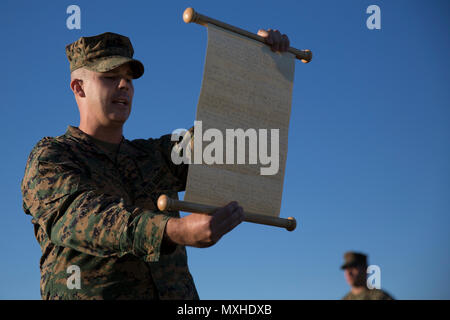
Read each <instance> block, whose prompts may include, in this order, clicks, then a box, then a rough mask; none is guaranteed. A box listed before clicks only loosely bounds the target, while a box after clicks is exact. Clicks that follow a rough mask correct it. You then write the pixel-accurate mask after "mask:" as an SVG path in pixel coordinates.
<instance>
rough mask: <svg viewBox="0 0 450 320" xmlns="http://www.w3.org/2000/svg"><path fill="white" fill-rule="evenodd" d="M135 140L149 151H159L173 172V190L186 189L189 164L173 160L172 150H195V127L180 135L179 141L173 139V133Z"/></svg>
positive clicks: (171, 183)
mask: <svg viewBox="0 0 450 320" xmlns="http://www.w3.org/2000/svg"><path fill="white" fill-rule="evenodd" d="M133 142H134V143H135V144H137V145H139V146H140V147H142V148H144V149H145V150H147V152H149V153H154V152H158V153H159V154H160V155H161V157H162V159H163V162H164V165H165V167H166V168H167V169H168V171H169V172H170V174H171V179H170V189H171V190H172V191H176V192H180V191H185V190H186V180H187V174H188V169H189V165H188V164H186V163H181V164H175V163H174V162H173V161H172V151H173V150H178V151H177V152H178V153H179V154H180V155H182V152H183V149H184V148H190V149H191V150H193V146H194V127H192V128H190V129H189V130H188V131H187V132H186V134H185V135H184V136H183V137H180V139H179V141H172V135H171V134H166V135H163V136H161V137H160V138H159V139H152V138H150V139H148V140H143V139H137V140H133ZM192 153H193V152H192Z"/></svg>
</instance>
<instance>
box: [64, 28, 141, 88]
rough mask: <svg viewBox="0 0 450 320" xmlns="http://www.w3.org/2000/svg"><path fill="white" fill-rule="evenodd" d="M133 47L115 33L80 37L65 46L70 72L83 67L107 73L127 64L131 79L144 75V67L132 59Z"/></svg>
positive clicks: (129, 42)
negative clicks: (131, 74)
mask: <svg viewBox="0 0 450 320" xmlns="http://www.w3.org/2000/svg"><path fill="white" fill-rule="evenodd" d="M133 54H134V50H133V46H132V44H131V41H130V39H128V37H125V36H122V35H120V34H117V33H112V32H105V33H102V34H99V35H96V36H92V37H81V38H80V39H78V40H77V41H75V42H73V43H71V44H68V45H67V46H66V55H67V59H69V62H70V72H72V71H74V70H76V69H79V68H82V67H85V68H87V69H89V70H92V71H97V72H107V71H110V70H112V69H115V68H117V67H120V66H121V65H123V64H125V63H128V64H129V65H130V67H131V70H132V73H133V78H134V79H137V78H139V77H141V76H142V74H143V73H144V65H143V64H142V63H141V62H140V61H139V60H136V59H133Z"/></svg>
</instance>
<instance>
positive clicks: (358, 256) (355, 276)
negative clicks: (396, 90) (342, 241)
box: [341, 251, 393, 300]
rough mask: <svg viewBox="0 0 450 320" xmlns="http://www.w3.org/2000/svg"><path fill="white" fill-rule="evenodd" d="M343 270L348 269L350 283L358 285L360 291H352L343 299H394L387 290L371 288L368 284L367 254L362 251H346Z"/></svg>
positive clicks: (347, 275)
mask: <svg viewBox="0 0 450 320" xmlns="http://www.w3.org/2000/svg"><path fill="white" fill-rule="evenodd" d="M344 260H345V262H344V264H343V265H342V266H341V269H342V270H346V278H347V282H348V283H349V285H350V286H351V287H352V288H354V287H357V288H358V289H359V290H358V291H360V292H357V293H354V292H352V291H350V292H349V293H347V294H346V295H345V296H344V297H343V298H342V299H343V300H393V298H392V297H391V296H390V295H389V294H388V293H387V292H385V291H383V290H380V289H369V288H367V284H366V270H367V265H368V263H367V255H365V254H363V253H360V252H352V251H349V252H346V253H345V254H344Z"/></svg>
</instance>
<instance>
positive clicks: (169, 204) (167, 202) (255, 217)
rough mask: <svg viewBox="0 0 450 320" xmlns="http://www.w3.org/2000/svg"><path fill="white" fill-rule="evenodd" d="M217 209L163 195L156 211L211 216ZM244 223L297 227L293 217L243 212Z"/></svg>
mask: <svg viewBox="0 0 450 320" xmlns="http://www.w3.org/2000/svg"><path fill="white" fill-rule="evenodd" d="M219 208H220V207H215V206H209V205H205V204H200V203H193V202H187V201H180V200H177V199H172V198H169V197H168V196H166V195H165V194H163V195H161V196H160V197H159V198H158V209H159V210H161V211H166V210H168V211H184V212H195V213H205V214H212V213H214V212H215V211H216V210H217V209H219ZM244 221H247V222H253V223H259V224H265V225H268V226H274V227H280V228H285V229H286V230H287V231H293V230H295V228H296V227H297V221H296V220H295V218H293V217H289V218H287V219H284V218H278V217H271V216H266V215H262V214H256V213H250V212H245V211H244Z"/></svg>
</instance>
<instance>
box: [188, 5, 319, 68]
mask: <svg viewBox="0 0 450 320" xmlns="http://www.w3.org/2000/svg"><path fill="white" fill-rule="evenodd" d="M183 20H184V22H186V23H191V22H195V23H198V24H200V25H202V26H206V25H207V24H208V23H210V24H214V25H216V26H218V27H221V28H223V29H226V30H229V31H232V32H236V33H238V34H241V35H243V36H246V37H248V38H250V39H253V40H256V41H259V42H262V43H266V42H265V40H264V38H263V37H261V36H258V35H257V34H254V33H252V32H249V31H247V30H243V29H241V28H238V27H235V26H232V25H229V24H228V23H225V22H222V21H219V20H216V19H213V18H210V17H207V16H204V15H202V14H200V13H198V12H195V10H194V9H193V8H187V9H186V10H184V12H183ZM288 51H289V52H290V53H292V54H294V55H295V57H296V58H297V59H299V60H301V61H302V62H303V63H308V62H310V61H311V59H312V52H311V50H299V49H296V48H294V47H289V49H288Z"/></svg>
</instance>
